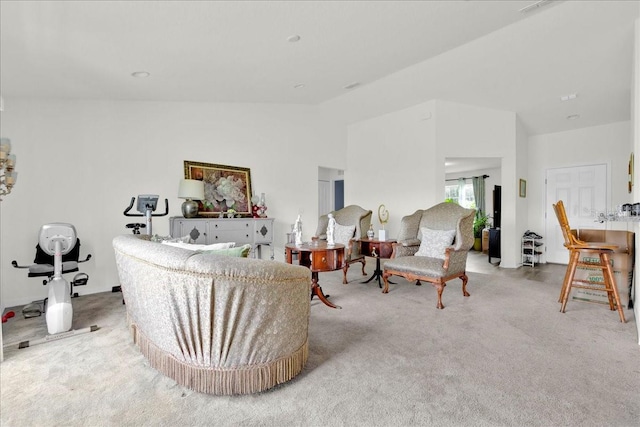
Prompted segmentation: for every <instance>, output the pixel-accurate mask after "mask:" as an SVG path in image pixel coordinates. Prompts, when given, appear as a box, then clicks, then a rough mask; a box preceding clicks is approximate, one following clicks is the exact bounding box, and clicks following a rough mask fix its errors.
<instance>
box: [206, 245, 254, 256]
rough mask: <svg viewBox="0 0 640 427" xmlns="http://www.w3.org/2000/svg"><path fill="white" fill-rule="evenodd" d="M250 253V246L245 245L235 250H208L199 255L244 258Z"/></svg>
mask: <svg viewBox="0 0 640 427" xmlns="http://www.w3.org/2000/svg"><path fill="white" fill-rule="evenodd" d="M250 251H251V245H250V244H248V243H247V244H246V245H242V246H238V247H236V248H226V249H210V250H205V251H201V253H203V254H214V255H226V256H231V257H238V258H246V257H248V256H249V252H250Z"/></svg>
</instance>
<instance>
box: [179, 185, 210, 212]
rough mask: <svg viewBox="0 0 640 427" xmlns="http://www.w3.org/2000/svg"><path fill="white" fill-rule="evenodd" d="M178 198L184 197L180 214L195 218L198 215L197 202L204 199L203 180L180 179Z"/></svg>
mask: <svg viewBox="0 0 640 427" xmlns="http://www.w3.org/2000/svg"><path fill="white" fill-rule="evenodd" d="M178 198H180V199H186V200H185V201H184V203H183V204H182V216H184V217H185V218H195V217H196V216H198V202H195V201H194V200H204V182H203V181H198V180H196V179H181V180H180V187H179V188H178Z"/></svg>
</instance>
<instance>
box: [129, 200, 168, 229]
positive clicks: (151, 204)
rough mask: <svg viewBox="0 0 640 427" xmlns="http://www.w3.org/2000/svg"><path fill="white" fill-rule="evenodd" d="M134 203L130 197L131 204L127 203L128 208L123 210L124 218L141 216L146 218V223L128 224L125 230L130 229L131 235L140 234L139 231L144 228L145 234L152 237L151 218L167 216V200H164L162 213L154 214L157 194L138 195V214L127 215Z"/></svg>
mask: <svg viewBox="0 0 640 427" xmlns="http://www.w3.org/2000/svg"><path fill="white" fill-rule="evenodd" d="M135 201H136V198H135V197H132V198H131V203H129V206H128V207H127V209H125V210H124V216H143V217H145V218H146V223H145V224H141V223H139V222H135V223H130V224H127V228H132V229H133V230H132V231H133V234H140V229H141V228H146V230H147V234H148V235H149V236H151V235H153V234H152V229H151V219H152V217H154V216H165V215H168V214H169V201H168V200H167V199H164V213H157V214H155V213H153V212H155V210H156V208H157V206H158V195H157V194H140V195H138V204H137V206H136V207H137V210H138V212H140V213H137V214H132V213H129V211H130V210H131V209H132V208H133V204H134V203H135Z"/></svg>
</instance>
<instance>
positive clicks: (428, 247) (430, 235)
mask: <svg viewBox="0 0 640 427" xmlns="http://www.w3.org/2000/svg"><path fill="white" fill-rule="evenodd" d="M420 233H421V234H422V241H421V242H420V248H418V252H416V253H415V256H426V257H432V258H438V259H444V255H445V249H446V248H447V247H449V246H451V243H453V238H454V237H455V235H456V230H432V229H430V228H427V227H422V228H420Z"/></svg>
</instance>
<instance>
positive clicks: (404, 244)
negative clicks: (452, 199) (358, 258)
mask: <svg viewBox="0 0 640 427" xmlns="http://www.w3.org/2000/svg"><path fill="white" fill-rule="evenodd" d="M474 217H475V210H474V209H465V208H463V207H461V206H460V205H458V204H457V203H440V204H437V205H435V206H432V207H431V208H429V209H426V210H417V211H416V212H414V213H413V214H411V215H407V216H405V217H403V218H402V220H401V222H400V231H399V233H398V239H397V240H398V241H397V243H394V248H393V253H392V255H391V258H390V259H389V260H387V262H386V263H385V265H384V272H383V274H382V279H383V280H384V289H383V290H382V292H383V293H388V292H389V280H388V278H389V276H391V275H397V276H402V277H404V278H405V279H407V280H410V281H411V280H416V281H417V282H416V285H420V284H421V283H420V282H421V281H426V282H430V283H431V284H432V285H433V286H434V287H435V288H436V290H437V291H438V304H437V306H436V307H437V308H439V309H442V308H444V305H443V304H442V291H443V290H444V287H445V285H446V282H448V281H449V280H451V279H455V278H460V279H461V280H462V294H463V295H464V296H466V297H467V296H469V293H468V292H467V289H466V287H467V281H468V277H467V274H466V266H467V253H468V252H469V249H470V248H471V247H472V246H473V240H474V238H473V219H474Z"/></svg>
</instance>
